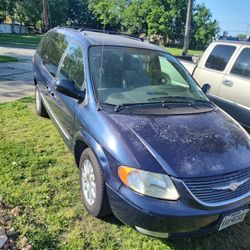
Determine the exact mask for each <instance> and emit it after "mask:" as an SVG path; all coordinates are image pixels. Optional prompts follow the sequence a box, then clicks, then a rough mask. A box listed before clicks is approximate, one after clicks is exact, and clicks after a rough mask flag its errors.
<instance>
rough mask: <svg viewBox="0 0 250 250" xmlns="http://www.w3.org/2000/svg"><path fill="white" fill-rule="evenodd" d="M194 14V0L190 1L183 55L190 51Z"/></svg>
mask: <svg viewBox="0 0 250 250" xmlns="http://www.w3.org/2000/svg"><path fill="white" fill-rule="evenodd" d="M192 13H193V0H188V8H187V17H186V26H185V36H184V44H183V52H182V55H187V51H188V47H189V40H190V29H191V20H192Z"/></svg>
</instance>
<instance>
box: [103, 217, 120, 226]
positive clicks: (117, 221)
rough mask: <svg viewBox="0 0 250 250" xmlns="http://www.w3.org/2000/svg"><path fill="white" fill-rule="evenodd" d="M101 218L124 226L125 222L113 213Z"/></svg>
mask: <svg viewBox="0 0 250 250" xmlns="http://www.w3.org/2000/svg"><path fill="white" fill-rule="evenodd" d="M101 220H102V221H105V222H106V223H109V224H114V225H117V226H124V224H123V223H122V222H121V221H120V220H118V219H117V218H116V217H115V216H114V215H113V214H110V215H108V216H105V217H103V218H102V219H101Z"/></svg>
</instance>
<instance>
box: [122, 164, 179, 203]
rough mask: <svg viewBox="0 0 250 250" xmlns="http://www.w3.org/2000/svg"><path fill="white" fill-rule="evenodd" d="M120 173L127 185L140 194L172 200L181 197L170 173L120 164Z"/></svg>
mask: <svg viewBox="0 0 250 250" xmlns="http://www.w3.org/2000/svg"><path fill="white" fill-rule="evenodd" d="M118 174H119V177H120V178H121V180H122V182H123V183H124V184H125V185H126V186H128V187H129V188H131V189H133V190H134V191H136V192H138V193H140V194H144V195H147V196H151V197H154V198H159V199H165V200H172V201H174V200H178V199H179V198H180V195H179V193H178V191H177V190H176V188H175V186H174V183H173V182H172V180H171V179H170V177H169V176H168V175H164V174H155V173H151V172H147V171H142V170H139V169H135V168H130V167H126V166H120V167H119V168H118Z"/></svg>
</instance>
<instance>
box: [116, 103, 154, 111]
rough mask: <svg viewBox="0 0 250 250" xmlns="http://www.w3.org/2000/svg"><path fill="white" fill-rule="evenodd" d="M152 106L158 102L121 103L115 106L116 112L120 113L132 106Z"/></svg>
mask: <svg viewBox="0 0 250 250" xmlns="http://www.w3.org/2000/svg"><path fill="white" fill-rule="evenodd" d="M152 104H156V102H141V103H140V102H137V103H119V104H117V105H116V106H115V109H114V111H115V112H120V111H122V110H123V109H125V108H128V107H131V106H142V105H152Z"/></svg>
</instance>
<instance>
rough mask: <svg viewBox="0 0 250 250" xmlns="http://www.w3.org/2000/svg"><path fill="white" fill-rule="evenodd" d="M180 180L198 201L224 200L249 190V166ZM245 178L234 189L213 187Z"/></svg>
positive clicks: (238, 181)
mask: <svg viewBox="0 0 250 250" xmlns="http://www.w3.org/2000/svg"><path fill="white" fill-rule="evenodd" d="M247 179H248V180H247ZM182 180H183V182H184V183H185V184H186V186H187V187H188V189H189V190H190V191H191V193H192V194H193V195H194V196H195V197H196V198H197V199H199V200H200V201H202V202H206V203H217V202H224V201H225V202H226V201H228V200H231V199H235V198H238V197H239V196H242V195H244V194H247V193H249V192H250V167H249V168H245V169H242V170H239V171H236V172H233V173H229V174H224V175H216V176H211V177H199V178H185V179H182ZM245 180H247V182H245V183H244V184H242V185H240V186H239V187H238V188H237V189H236V190H235V191H232V190H230V189H226V190H217V189H215V188H218V187H226V186H229V185H231V184H232V183H240V182H243V181H245Z"/></svg>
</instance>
